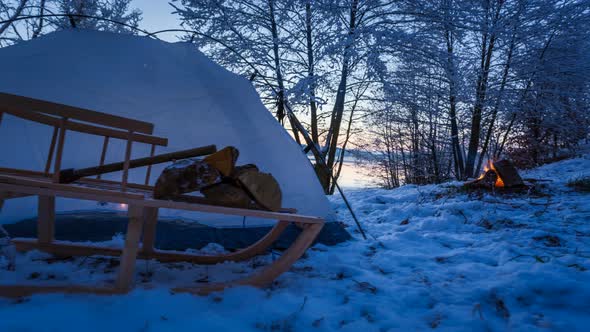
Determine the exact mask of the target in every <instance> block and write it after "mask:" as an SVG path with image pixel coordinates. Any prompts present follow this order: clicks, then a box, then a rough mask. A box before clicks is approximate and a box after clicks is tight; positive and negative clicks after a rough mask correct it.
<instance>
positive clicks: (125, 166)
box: [121, 130, 133, 192]
mask: <svg viewBox="0 0 590 332" xmlns="http://www.w3.org/2000/svg"><path fill="white" fill-rule="evenodd" d="M132 135H133V131H131V130H130V131H129V134H128V137H127V147H126V148H125V161H123V176H122V179H121V191H123V192H125V191H127V179H129V165H130V161H131V147H132V145H133V141H132V140H131V136H132Z"/></svg>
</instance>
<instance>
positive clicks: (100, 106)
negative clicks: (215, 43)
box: [0, 30, 331, 221]
mask: <svg viewBox="0 0 590 332" xmlns="http://www.w3.org/2000/svg"><path fill="white" fill-rule="evenodd" d="M0 73H2V74H1V79H0V91H2V92H7V93H13V94H18V95H24V96H28V97H33V98H38V99H44V100H49V101H53V102H58V103H63V104H69V105H73V106H78V107H83V108H88V109H92V110H96V111H100V112H106V113H111V114H116V115H122V116H127V117H131V118H136V119H139V120H143V121H148V122H152V123H154V124H155V131H154V135H157V136H164V137H168V138H169V146H168V147H167V148H159V149H158V150H157V151H156V153H163V152H169V151H173V150H179V149H185V148H191V147H196V146H203V145H208V144H216V145H217V147H218V148H221V147H224V146H227V145H233V146H235V147H237V148H238V149H239V151H240V157H239V159H238V164H246V163H254V164H257V165H258V166H259V168H260V169H261V170H262V171H264V172H269V173H272V174H273V175H274V176H275V177H276V178H277V180H278V181H279V183H280V185H281V189H282V191H283V206H284V207H293V208H296V209H298V210H299V212H300V213H302V214H310V215H316V216H321V217H328V216H329V215H330V213H331V211H330V206H329V203H328V200H327V199H326V197H325V195H324V194H323V191H322V188H321V186H320V184H319V182H318V180H317V178H316V177H315V175H314V171H313V168H312V167H311V165H310V163H309V162H308V161H307V157H306V156H305V155H304V154H303V153H302V151H301V149H300V147H299V146H298V145H297V143H295V142H294V141H293V139H292V138H291V137H290V136H289V135H288V134H287V132H286V131H285V130H284V129H283V128H282V127H281V126H280V125H279V124H278V122H277V121H276V120H275V119H274V118H273V116H272V115H271V114H270V112H269V111H268V110H267V109H266V108H265V107H264V105H263V104H262V103H261V101H260V98H259V96H258V94H257V93H256V91H255V90H254V88H253V87H252V85H251V84H250V82H248V81H247V80H246V79H244V78H242V77H240V76H238V75H235V74H233V73H231V72H229V71H227V70H225V69H224V68H222V67H221V66H219V65H217V64H215V63H213V61H211V60H210V59H209V58H207V57H206V56H205V55H203V54H202V53H201V52H199V51H198V50H196V48H195V47H194V45H191V44H188V43H167V42H163V41H158V40H154V39H151V38H148V37H138V36H133V35H123V34H113V33H107V32H97V31H88V30H66V31H60V32H55V33H51V34H48V35H46V36H43V37H41V38H37V39H34V40H31V41H27V42H23V43H20V44H18V45H15V46H11V47H6V48H2V49H0ZM51 131H52V129H51V128H49V127H47V126H43V125H40V124H36V123H32V122H28V121H25V120H22V119H16V118H13V117H11V116H7V115H5V116H4V120H3V123H2V126H0V137H2V139H1V140H0V166H3V167H18V168H25V169H35V170H42V169H43V166H44V164H45V159H46V156H47V153H48V146H49V141H50V137H51ZM9 138H10V139H9ZM101 144H102V138H101V137H98V136H97V137H93V136H89V135H82V134H78V133H74V132H68V134H67V138H66V146H65V158H64V161H63V163H62V167H63V168H71V167H88V166H93V165H96V164H98V161H99V158H100V149H101ZM148 154H149V147H148V146H146V145H145V144H140V143H138V144H135V145H134V147H133V154H132V158H137V157H143V156H146V155H148ZM123 156H124V143H123V142H122V141H119V140H113V143H111V144H110V145H109V151H108V153H107V161H106V162H114V161H120V160H122V159H123ZM163 166H164V165H161V166H160V167H157V168H154V171H153V173H152V180H151V181H152V183H153V181H154V180H155V178H156V177H157V176H158V174H159V173H160V171H161V169H162V167H163ZM144 174H145V170H144V169H138V170H132V171H131V172H130V180H131V181H133V182H138V183H142V181H143V177H144V176H145V175H144ZM109 177H110V178H117V177H118V178H120V175H119V174H113V175H110V176H107V177H106V178H109ZM17 201H20V200H10V201H7V202H6V204H5V208H4V211H3V213H2V214H0V218H2V219H0V220H3V221H8V220H7V219H10V217H12V218H17V217H23V216H28V215H34V214H35V210H34V209H33V210H31V208H32V207H33V206H32V203H33V202H34V201H30V202H28V203H27V202H25V203H17ZM88 204H90V203H88ZM92 204H94V205H93V206H95V207H96V203H92ZM83 207H84V208H85V207H89V206H84V205H83V204H82V203H80V202H79V201H78V202H75V203H74V202H71V201H69V200H65V199H64V200H61V202H59V201H58V209H61V210H72V209H79V208H83ZM168 212H169V213H171V211H168ZM164 213H166V212H164Z"/></svg>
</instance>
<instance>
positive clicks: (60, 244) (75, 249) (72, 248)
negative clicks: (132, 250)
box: [12, 218, 290, 265]
mask: <svg viewBox="0 0 590 332" xmlns="http://www.w3.org/2000/svg"><path fill="white" fill-rule="evenodd" d="M144 220H145V218H144ZM289 224H290V223H289V222H288V221H279V222H278V223H276V224H275V226H274V227H273V228H272V229H271V230H270V231H269V232H268V233H267V234H266V235H265V236H263V237H262V238H261V239H260V240H258V241H257V242H256V243H254V244H252V245H250V246H248V247H246V248H243V249H240V250H237V251H234V252H232V253H229V254H222V255H197V254H193V253H190V252H186V251H176V250H159V249H155V248H152V249H151V250H149V249H147V248H146V244H145V242H144V244H143V247H142V250H141V251H140V252H139V253H138V258H140V259H155V260H158V261H160V262H190V263H194V264H205V265H213V264H219V263H223V262H228V261H232V262H239V261H243V260H247V259H250V258H252V257H254V256H256V255H260V254H263V253H264V252H265V251H266V250H267V249H268V248H269V247H270V245H272V244H273V243H274V242H275V241H276V240H277V239H278V238H279V236H280V235H281V234H282V233H283V232H284V231H285V229H286V228H287V226H288V225H289ZM146 230H147V225H144V239H145V231H146ZM144 241H145V240H144ZM12 243H13V244H14V246H15V247H16V250H18V251H20V252H26V251H31V250H40V251H44V252H47V253H50V254H54V255H60V256H92V255H101V256H113V257H117V256H121V253H122V249H121V248H112V247H104V246H98V245H87V244H80V243H72V242H66V241H57V240H55V241H53V242H52V243H48V244H44V243H39V242H38V241H36V240H35V239H30V238H15V239H12Z"/></svg>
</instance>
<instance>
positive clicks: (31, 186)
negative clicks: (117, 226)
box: [0, 175, 145, 203]
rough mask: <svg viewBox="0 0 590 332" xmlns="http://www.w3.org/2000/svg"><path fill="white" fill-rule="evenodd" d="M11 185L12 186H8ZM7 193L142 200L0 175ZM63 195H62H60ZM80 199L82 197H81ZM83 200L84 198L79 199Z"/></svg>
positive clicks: (119, 193) (0, 185)
mask: <svg viewBox="0 0 590 332" xmlns="http://www.w3.org/2000/svg"><path fill="white" fill-rule="evenodd" d="M10 185H13V186H10ZM2 187H4V188H12V189H6V190H8V191H14V192H22V193H31V194H35V195H37V194H38V195H49V196H63V197H69V198H76V195H84V194H86V196H84V197H92V198H88V199H91V200H95V199H94V198H96V200H98V201H101V200H103V199H108V200H107V202H114V203H127V202H128V201H129V200H133V199H136V200H143V199H144V197H145V196H144V195H143V194H133V193H123V192H120V191H114V190H105V189H94V188H87V187H83V186H78V185H67V184H60V183H52V182H47V181H39V180H31V179H27V178H23V177H19V176H10V175H0V188H2ZM60 194H63V195H60ZM81 197H82V196H81ZM80 199H85V198H80Z"/></svg>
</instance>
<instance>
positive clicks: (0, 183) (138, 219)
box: [0, 93, 324, 297]
mask: <svg viewBox="0 0 590 332" xmlns="http://www.w3.org/2000/svg"><path fill="white" fill-rule="evenodd" d="M3 113H9V114H11V115H15V116H17V117H21V118H24V119H27V120H32V121H37V122H39V123H43V124H46V125H50V126H52V127H53V128H54V131H53V138H52V140H51V145H50V151H49V155H48V158H47V161H46V165H45V166H46V167H45V169H44V171H34V170H24V169H14V168H6V167H0V207H1V205H2V203H3V202H4V200H6V199H13V198H19V197H25V196H38V197H39V204H38V228H37V238H31V239H12V242H13V243H14V245H15V247H16V248H17V250H19V251H28V250H34V249H36V250H41V251H45V252H47V253H50V254H54V255H59V256H91V255H103V256H114V257H120V266H119V271H118V274H117V276H116V279H115V281H114V283H113V284H109V285H105V286H98V287H97V286H87V285H56V284H46V285H38V284H34V285H33V284H12V285H0V296H8V297H21V296H29V295H32V294H36V293H93V294H105V295H106V294H124V293H127V292H128V291H129V290H131V289H132V288H133V286H134V283H135V282H134V281H135V273H134V270H135V265H136V260H137V259H155V260H159V261H162V262H190V263H195V264H218V263H222V262H225V261H236V262H237V261H243V260H246V259H250V258H252V257H254V256H256V255H260V254H263V253H265V252H266V251H267V250H268V248H269V247H270V246H271V245H272V244H273V243H274V242H275V241H276V240H277V239H278V238H279V236H280V235H281V234H282V233H283V232H284V230H285V229H286V228H287V226H288V225H289V224H291V223H295V224H296V225H298V226H299V227H300V228H301V229H302V231H301V233H300V235H299V236H298V237H297V239H296V240H295V241H294V242H293V244H292V245H291V246H290V247H289V249H287V251H286V252H285V253H284V254H283V255H282V256H281V257H280V258H279V259H278V260H277V261H275V262H274V263H272V264H270V265H269V266H267V267H266V268H263V269H262V270H259V271H257V272H255V273H254V274H253V275H252V276H249V277H246V278H242V279H238V280H235V281H231V282H226V283H215V284H210V285H207V286H200V287H196V286H191V285H187V286H185V287H176V288H174V291H176V292H189V293H194V294H203V293H207V292H211V291H218V290H222V289H223V288H225V287H232V286H237V285H251V286H256V287H263V286H266V285H269V284H270V283H271V282H272V281H273V280H274V279H276V278H277V277H278V276H279V275H280V274H281V273H283V272H285V271H287V270H288V269H289V268H290V267H291V266H292V265H293V263H294V262H295V261H296V260H297V259H299V258H300V257H301V256H302V255H303V253H304V252H305V250H307V248H308V247H309V246H311V244H312V243H313V241H314V240H315V238H316V237H317V235H318V233H319V231H320V230H321V229H322V227H323V223H324V220H323V219H322V218H318V217H314V216H305V215H299V214H296V211H295V210H293V209H286V208H281V209H280V210H278V211H276V212H272V211H266V210H256V209H243V208H233V207H227V206H221V205H215V204H211V203H210V201H208V200H207V199H205V198H199V197H194V196H188V195H185V196H180V197H179V199H181V200H180V201H176V200H175V201H171V200H160V199H154V198H153V192H154V187H153V186H150V185H149V183H148V181H149V178H150V170H151V169H150V168H148V171H147V172H146V180H145V183H144V184H137V183H129V182H128V178H127V176H128V171H129V169H130V168H131V167H130V166H131V163H132V160H131V159H130V158H131V147H132V143H133V142H140V143H148V144H151V152H150V155H152V156H153V155H154V152H155V146H156V145H167V143H168V140H167V139H165V138H160V137H155V136H150V134H151V133H152V131H153V125H152V124H150V123H147V122H143V121H137V120H133V119H127V118H123V117H118V116H113V115H109V114H105V113H100V112H94V111H89V110H84V109H81V108H76V107H71V106H66V105H60V104H57V103H52V102H47V101H42V100H37V99H31V98H26V97H21V96H15V95H10V94H5V93H0V115H2V114H3ZM80 121H82V122H84V123H82V122H80ZM108 127H111V128H108ZM113 128H115V129H113ZM68 130H71V131H77V132H82V133H86V134H91V135H99V136H103V137H104V143H103V149H102V153H101V154H100V155H98V157H100V164H103V163H104V158H105V154H106V149H107V148H106V146H107V145H108V142H109V137H114V138H119V139H124V140H126V141H127V146H126V149H125V155H124V156H123V157H124V161H123V165H124V167H123V177H122V179H121V181H113V180H104V179H100V178H90V177H82V178H80V176H89V175H87V174H86V173H84V174H86V175H83V174H80V176H79V177H78V178H77V180H74V179H72V180H71V181H73V182H71V183H67V184H65V183H57V181H56V179H58V180H59V174H60V171H61V163H62V158H63V155H64V153H65V152H64V142H65V140H66V133H67V131H68ZM210 147H212V148H213V149H216V147H215V146H210ZM195 149H196V148H195ZM54 150H55V151H56V153H55V156H54V155H53V151H54ZM181 152H182V151H181ZM181 152H178V153H181ZM134 161H136V160H135V159H134ZM52 162H53V164H54V169H53V172H52V173H51V172H50V167H48V165H49V166H50V165H51V163H52ZM134 165H135V164H134ZM139 166H143V167H145V166H144V165H139ZM57 197H64V198H74V199H82V200H92V201H99V202H110V203H117V204H127V206H128V216H129V223H128V225H127V234H126V236H125V244H124V247H123V248H111V247H103V246H97V245H88V244H81V243H70V242H64V241H57V240H55V239H54V233H55V200H56V198H57ZM161 208H167V209H174V210H185V211H195V212H201V213H211V214H221V215H228V216H243V217H256V218H263V219H269V220H274V221H275V222H276V223H275V226H274V227H273V228H272V229H271V230H270V231H269V232H268V233H267V234H266V235H265V236H263V237H262V238H261V239H260V240H259V241H257V242H256V243H254V244H252V245H250V246H248V247H246V248H243V249H240V250H237V251H235V252H232V253H228V254H222V255H196V254H193V253H190V252H180V251H171V250H160V249H157V248H155V239H156V231H157V221H158V211H159V209H161Z"/></svg>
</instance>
